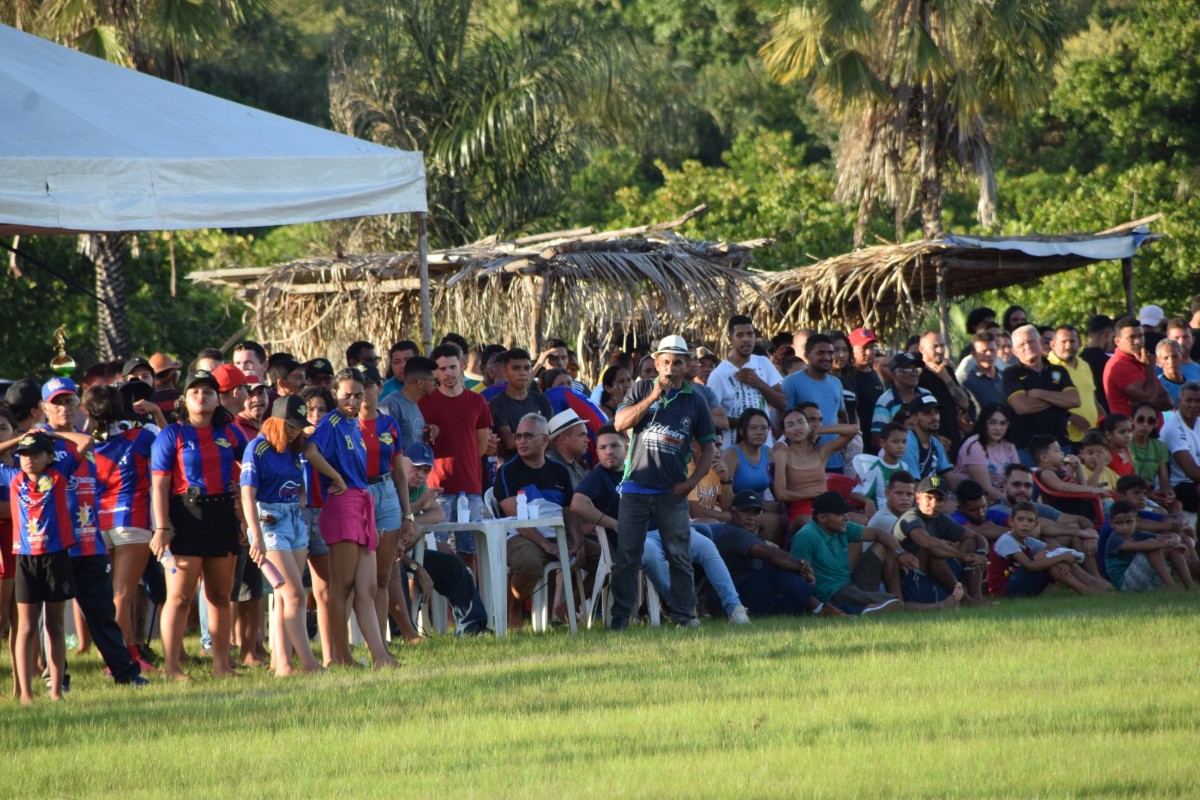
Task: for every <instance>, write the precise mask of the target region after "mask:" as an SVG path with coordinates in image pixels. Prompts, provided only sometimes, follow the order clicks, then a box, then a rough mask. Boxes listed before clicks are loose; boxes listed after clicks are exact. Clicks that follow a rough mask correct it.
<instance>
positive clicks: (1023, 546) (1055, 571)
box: [987, 502, 1112, 597]
mask: <svg viewBox="0 0 1200 800" xmlns="http://www.w3.org/2000/svg"><path fill="white" fill-rule="evenodd" d="M1009 523H1010V524H1011V525H1012V530H1010V531H1009V532H1007V533H1005V534H1004V535H1003V536H1001V537H1000V538H999V539H997V540H996V545H995V547H993V548H992V553H991V555H990V556H989V557H988V567H987V585H988V591H989V592H990V593H991V595H992V597H1036V596H1038V595H1040V594H1041V593H1042V592H1044V591H1046V587H1048V586H1049V585H1050V584H1051V583H1052V582H1055V581H1057V582H1058V583H1061V584H1062V585H1063V586H1066V587H1067V588H1069V589H1071V590H1072V591H1075V592H1078V593H1079V594H1100V593H1102V592H1104V591H1106V590H1107V589H1111V588H1112V587H1111V586H1110V585H1109V584H1108V583H1107V582H1104V581H1101V580H1100V579H1099V578H1096V577H1094V576H1092V575H1090V574H1088V572H1087V571H1086V570H1084V569H1083V568H1082V567H1080V566H1079V564H1078V563H1077V562H1078V560H1079V558H1080V556H1081V555H1082V554H1080V553H1079V552H1078V551H1076V550H1071V549H1069V548H1065V547H1064V548H1056V549H1051V548H1049V547H1047V546H1046V543H1045V542H1043V541H1041V540H1039V539H1036V538H1034V536H1035V535H1036V534H1037V530H1038V513H1037V507H1036V506H1035V505H1034V504H1033V503H1029V502H1020V503H1017V504H1016V505H1015V506H1013V509H1012V515H1011V516H1010V517H1009Z"/></svg>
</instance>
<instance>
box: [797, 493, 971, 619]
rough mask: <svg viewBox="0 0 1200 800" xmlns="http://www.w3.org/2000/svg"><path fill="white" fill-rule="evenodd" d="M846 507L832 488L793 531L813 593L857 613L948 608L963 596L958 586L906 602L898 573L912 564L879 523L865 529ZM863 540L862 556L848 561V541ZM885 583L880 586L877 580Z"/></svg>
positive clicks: (914, 561) (815, 500)
mask: <svg viewBox="0 0 1200 800" xmlns="http://www.w3.org/2000/svg"><path fill="white" fill-rule="evenodd" d="M850 510H851V509H850V506H849V504H847V503H846V500H845V498H843V497H842V496H841V495H840V494H838V493H837V492H825V493H823V494H819V495H817V496H816V497H814V498H813V518H812V521H810V522H809V523H808V524H807V525H805V526H804V527H802V528H801V529H800V530H798V531H796V536H795V538H793V539H792V555H793V556H795V557H796V558H801V559H804V560H806V561H807V562H808V563H809V564H811V565H812V570H813V577H814V578H815V579H816V580H815V583H816V587H817V597H818V598H819V599H820V600H822V601H823V602H826V603H837V604H838V605H843V606H848V607H852V608H856V609H859V610H860V613H864V614H869V613H873V612H891V611H933V610H936V609H941V608H953V607H954V606H956V605H958V602H959V599H960V598H961V597H962V589H961V587H960V588H958V589H956V590H955V591H953V592H951V593H950V595H949V596H948V597H946V598H945V599H943V600H941V601H939V602H936V603H905V602H903V601H902V600H901V599H900V574H901V571H904V572H907V571H908V570H911V569H914V568H915V567H916V566H917V559H916V557H915V556H913V555H912V554H911V553H908V552H906V551H905V550H904V549H903V548H902V547H900V543H899V542H897V541H896V537H894V536H892V534H890V533H889V532H887V531H885V530H880V529H878V528H864V527H863V526H862V525H858V524H856V523H853V522H849V521H848V520H847V519H846V514H848V513H849V512H850ZM857 542H866V543H870V546H869V547H867V546H864V547H863V552H862V555H861V556H859V558H858V561H856V562H854V564H853V568H852V565H851V562H850V545H851V543H857ZM880 583H883V585H884V586H885V587H886V588H887V591H886V592H881V591H879V584H880Z"/></svg>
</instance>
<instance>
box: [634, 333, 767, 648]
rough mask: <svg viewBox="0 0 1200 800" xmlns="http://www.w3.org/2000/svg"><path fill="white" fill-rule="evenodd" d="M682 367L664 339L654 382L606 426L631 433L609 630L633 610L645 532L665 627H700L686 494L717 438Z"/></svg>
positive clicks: (683, 361)
mask: <svg viewBox="0 0 1200 800" xmlns="http://www.w3.org/2000/svg"><path fill="white" fill-rule="evenodd" d="M735 319H737V318H736V317H735ZM751 333H752V334H753V329H751ZM687 360H688V346H687V342H686V341H684V339H683V337H682V336H667V337H665V338H664V339H663V340H662V342H660V343H659V346H658V348H657V349H656V350H655V351H654V368H655V371H656V372H657V373H658V377H657V378H656V379H654V380H645V379H642V380H639V381H637V382H636V383H635V384H633V386H632V387H630V389H629V393H628V394H627V395H626V397H625V400H624V401H623V402H622V403H621V405H620V407H619V408H618V409H617V415H616V419H615V420H614V421H613V424H614V427H616V429H617V430H618V431H626V430H632V431H633V443H632V445H631V446H630V453H629V459H628V461H627V462H626V467H625V479H624V481H623V482H622V484H621V509H620V516H619V517H618V525H617V530H618V533H617V552H616V554H615V555H614V556H613V561H614V563H613V573H612V596H613V609H612V623H611V625H612V628H613V629H614V630H623V629H624V628H627V627H628V626H629V617H630V615H631V614H632V613H633V610H634V608H635V606H636V604H637V595H638V586H637V578H638V569H639V567H640V566H641V562H642V552H643V550H644V549H645V544H646V531H647V530H649V528H650V527H657V528H658V532H659V535H660V536H661V537H662V542H663V551H664V553H665V554H666V556H667V561H668V562H669V563H670V576H671V593H670V596H669V597H668V598H667V600H668V603H669V604H670V606H671V617H672V619H673V620H674V621H675V623H676V624H677V625H683V626H688V627H693V626H695V625H698V624H699V620H697V619H696V616H695V610H696V600H695V592H694V591H693V590H692V580H693V577H692V559H691V553H690V550H689V542H690V538H691V526H690V520H689V518H688V494H689V493H690V492H691V491H692V488H693V487H694V486H695V485H696V484H697V483H698V482H699V481H700V478H702V477H703V476H705V475H707V474H708V471H709V469H710V468H711V467H712V460H713V456H714V453H715V450H716V448H715V447H714V445H713V440H714V439H715V438H716V430H715V428H714V427H713V421H712V414H711V413H710V412H709V410H708V405H707V404H706V403H705V402H704V401H703V400H701V399H700V397H699V396H698V395H697V394H696V393H695V392H694V391H692V385H691V384H690V383H688V382H687V381H685V380H684V376H685V375H686V374H687ZM713 374H714V375H715V374H716V373H715V372H714V373H713ZM738 413H741V412H740V411H739V412H738ZM693 441H696V442H699V443H700V445H701V449H700V457H699V458H698V459H697V462H696V468H695V469H694V470H693V471H692V474H691V477H689V476H688V461H690V460H691V457H692V442H693Z"/></svg>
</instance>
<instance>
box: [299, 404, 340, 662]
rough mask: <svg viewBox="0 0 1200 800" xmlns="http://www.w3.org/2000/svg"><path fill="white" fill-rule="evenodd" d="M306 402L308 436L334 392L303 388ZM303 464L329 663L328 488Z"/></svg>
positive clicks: (315, 599)
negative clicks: (324, 517) (324, 521)
mask: <svg viewBox="0 0 1200 800" xmlns="http://www.w3.org/2000/svg"><path fill="white" fill-rule="evenodd" d="M300 399H301V400H303V401H304V409H305V415H306V417H307V419H308V427H307V428H305V429H304V433H305V435H306V436H311V435H312V433H313V431H315V430H316V429H317V425H318V424H319V423H320V422H321V419H322V418H323V417H324V416H325V415H326V414H328V413H329V412H330V411H332V410H333V407H334V405H335V404H334V402H333V392H331V391H329V389H328V387H325V386H305V387H304V388H303V389H302V390H300ZM300 461H301V463H302V464H303V465H304V494H305V500H306V501H307V503H306V505H305V506H304V508H303V509H302V510H301V512H300V513H301V514H302V515H303V517H304V524H305V526H306V527H307V528H308V575H309V577H310V578H311V579H312V604H313V605H314V606H315V607H316V610H317V636H318V637H319V638H320V640H321V658H322V659H323V660H324V662H325V666H329V664H330V661H331V659H332V658H333V645H332V644H331V641H330V638H329V631H330V628H331V626H330V624H329V545H327V544H325V540H324V539H323V538H322V537H321V526H320V525H319V524H318V522H317V520H318V519H319V518H320V516H321V508H322V507H324V505H325V490H324V488H322V486H321V473H320V472H318V471H317V468H316V467H315V466H313V465H312V464H310V463H309V462H308V459H307V458H304V457H303V456H301V458H300Z"/></svg>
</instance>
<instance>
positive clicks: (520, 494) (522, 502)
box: [517, 489, 529, 519]
mask: <svg viewBox="0 0 1200 800" xmlns="http://www.w3.org/2000/svg"><path fill="white" fill-rule="evenodd" d="M517 519H529V500H527V499H526V498H525V490H524V489H520V490H518V491H517Z"/></svg>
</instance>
